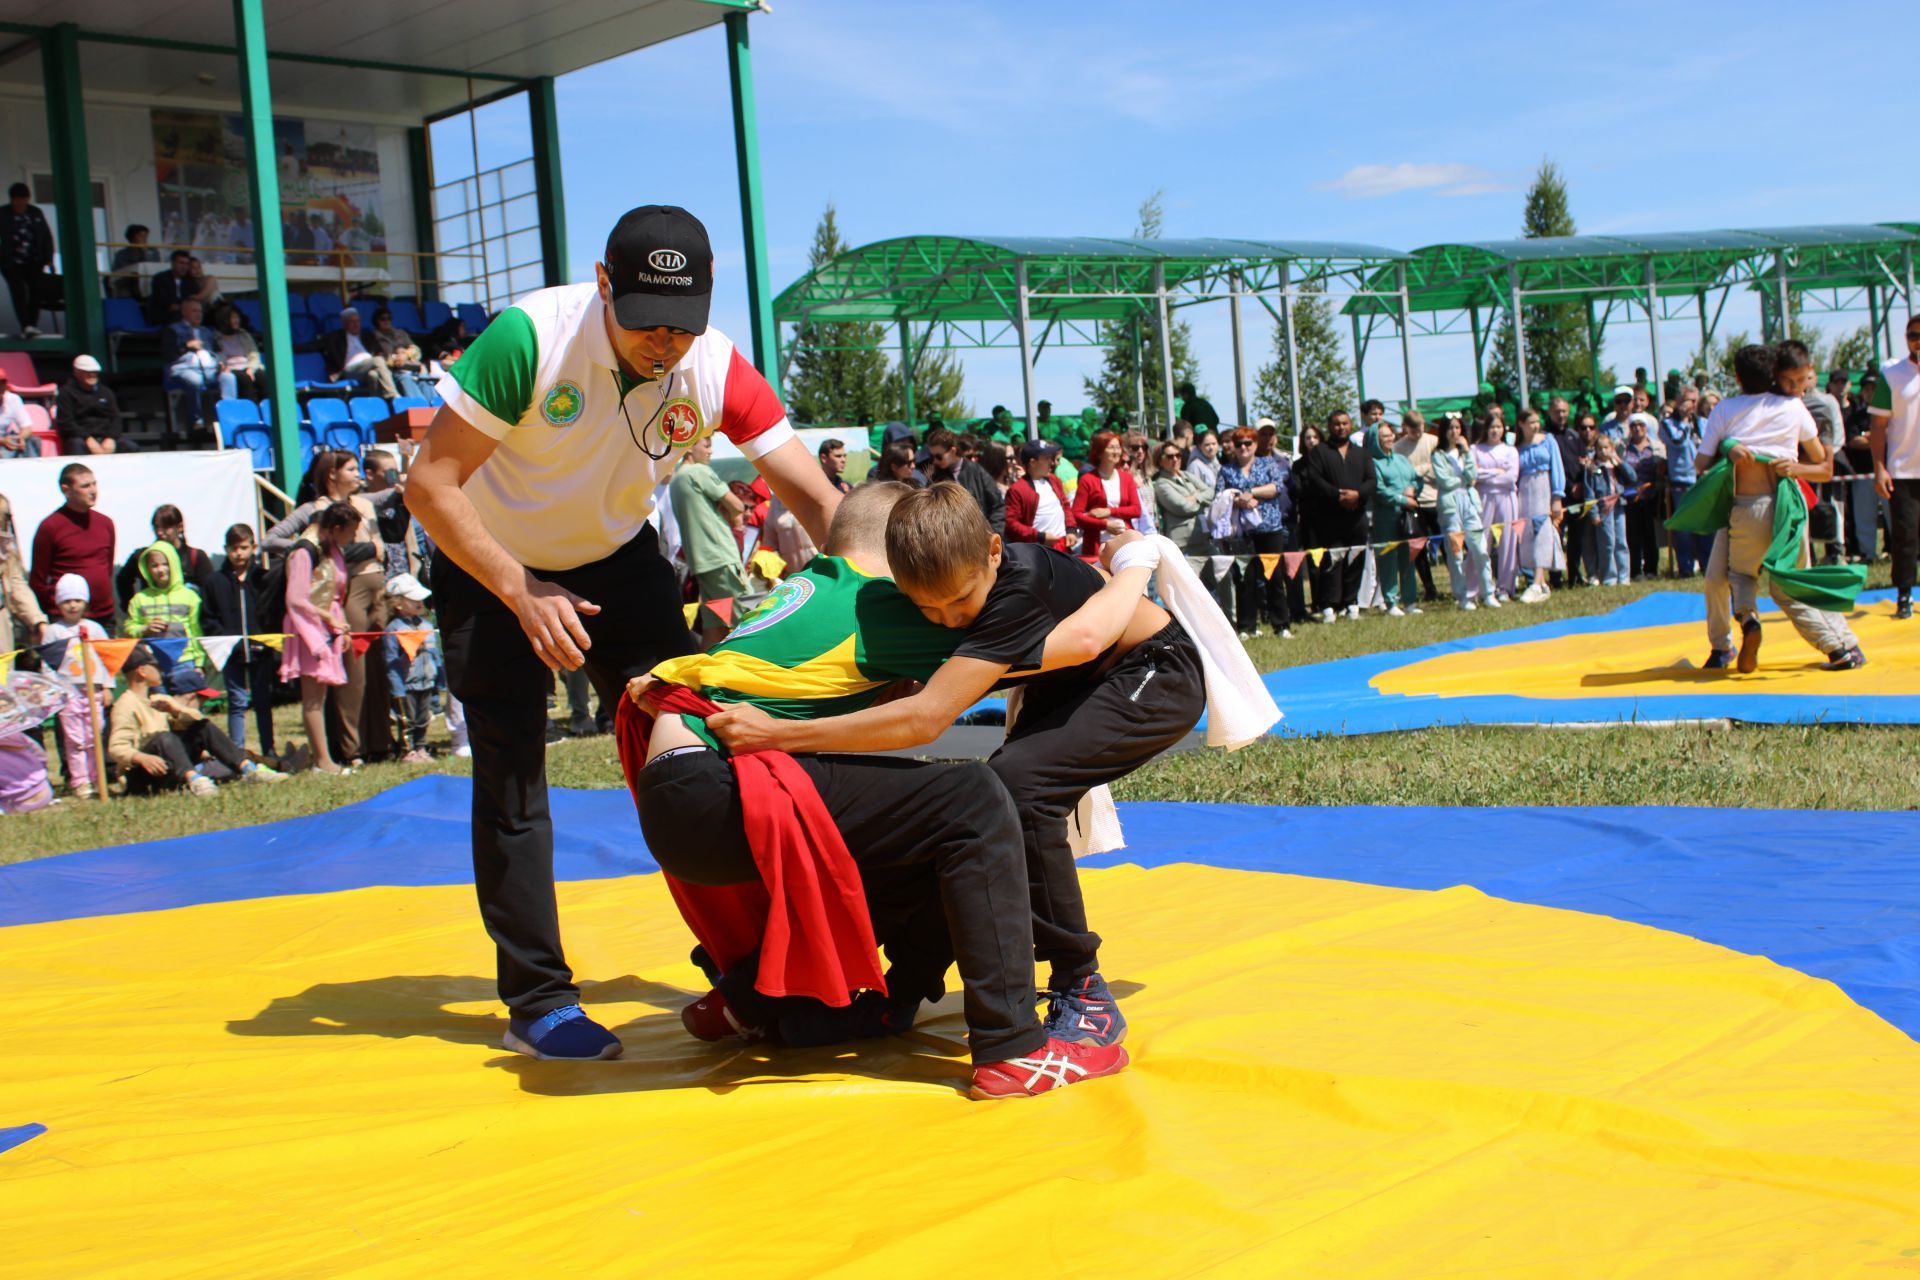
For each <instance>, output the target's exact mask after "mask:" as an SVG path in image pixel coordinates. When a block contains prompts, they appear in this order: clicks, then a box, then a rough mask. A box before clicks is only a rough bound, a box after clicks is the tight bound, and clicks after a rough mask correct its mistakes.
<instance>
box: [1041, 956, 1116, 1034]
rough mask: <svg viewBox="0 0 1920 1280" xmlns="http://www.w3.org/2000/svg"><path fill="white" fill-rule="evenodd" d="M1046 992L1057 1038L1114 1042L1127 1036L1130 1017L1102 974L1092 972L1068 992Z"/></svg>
mask: <svg viewBox="0 0 1920 1280" xmlns="http://www.w3.org/2000/svg"><path fill="white" fill-rule="evenodd" d="M1042 994H1044V995H1045V996H1046V997H1047V1034H1048V1035H1049V1036H1051V1037H1052V1038H1053V1039H1055V1040H1068V1041H1073V1040H1084V1041H1090V1042H1092V1043H1094V1044H1101V1045H1114V1044H1119V1043H1120V1042H1121V1041H1122V1040H1125V1039H1126V1038H1127V1020H1126V1018H1125V1017H1124V1016H1122V1015H1121V1013H1120V1006H1119V1005H1118V1004H1116V1003H1115V1002H1114V999H1113V992H1111V991H1109V990H1107V980H1106V979H1105V978H1103V977H1101V976H1100V975H1099V974H1097V973H1090V974H1088V975H1087V976H1086V977H1084V978H1080V979H1078V980H1077V981H1075V982H1074V984H1073V985H1072V986H1071V987H1068V988H1067V989H1066V990H1065V991H1047V992H1044V993H1042Z"/></svg>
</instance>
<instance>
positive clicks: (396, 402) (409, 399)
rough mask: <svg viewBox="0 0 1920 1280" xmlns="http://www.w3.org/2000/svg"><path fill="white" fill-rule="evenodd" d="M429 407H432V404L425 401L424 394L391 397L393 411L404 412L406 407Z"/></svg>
mask: <svg viewBox="0 0 1920 1280" xmlns="http://www.w3.org/2000/svg"><path fill="white" fill-rule="evenodd" d="M431 408H433V406H432V405H430V404H428V403H427V401H426V397H424V396H395V397H394V398H393V411H394V412H395V413H405V412H406V411H407V410H408V409H431Z"/></svg>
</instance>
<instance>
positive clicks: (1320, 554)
mask: <svg viewBox="0 0 1920 1280" xmlns="http://www.w3.org/2000/svg"><path fill="white" fill-rule="evenodd" d="M1307 554H1308V555H1310V556H1312V557H1313V567H1314V568H1316V569H1318V568H1319V567H1320V562H1321V561H1322V560H1324V559H1325V558H1326V555H1327V549H1326V548H1325V547H1310V548H1308V550H1307Z"/></svg>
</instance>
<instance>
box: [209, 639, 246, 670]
mask: <svg viewBox="0 0 1920 1280" xmlns="http://www.w3.org/2000/svg"><path fill="white" fill-rule="evenodd" d="M239 643H240V637H239V636H201V637H200V647H201V648H202V649H204V650H206V652H207V670H206V671H205V672H204V673H203V674H206V675H212V674H213V673H214V672H216V671H219V670H221V669H223V668H224V667H225V666H226V665H227V659H228V658H229V657H231V656H232V654H233V646H235V645H237V644H239Z"/></svg>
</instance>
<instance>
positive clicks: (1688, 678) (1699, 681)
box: [1580, 660, 1820, 689]
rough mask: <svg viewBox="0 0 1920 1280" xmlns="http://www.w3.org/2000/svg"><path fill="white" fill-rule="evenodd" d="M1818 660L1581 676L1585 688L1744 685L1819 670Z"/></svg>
mask: <svg viewBox="0 0 1920 1280" xmlns="http://www.w3.org/2000/svg"><path fill="white" fill-rule="evenodd" d="M1819 665H1820V664H1819V663H1818V662H1815V661H1812V660H1809V661H1807V662H1805V663H1803V664H1801V665H1799V666H1795V667H1780V666H1774V667H1771V668H1767V667H1762V668H1761V669H1760V670H1758V671H1755V672H1753V673H1752V674H1750V675H1744V676H1742V675H1738V674H1737V673H1736V672H1734V671H1731V670H1721V671H1708V670H1705V669H1704V668H1701V667H1696V666H1694V665H1693V664H1692V663H1690V662H1686V661H1684V660H1682V661H1681V662H1680V663H1679V664H1677V665H1675V666H1671V667H1648V668H1646V669H1645V670H1644V671H1601V672H1595V673H1594V674H1593V675H1586V676H1581V677H1580V687H1581V688H1583V689H1606V688H1611V687H1612V686H1614V685H1622V684H1687V685H1717V684H1720V683H1722V682H1723V681H1727V680H1732V679H1736V678H1737V679H1738V680H1739V681H1740V683H1741V684H1743V685H1747V684H1755V683H1762V682H1764V681H1765V680H1766V679H1767V677H1768V676H1797V675H1804V674H1805V673H1806V672H1808V671H1812V670H1817V669H1818V668H1819Z"/></svg>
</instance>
